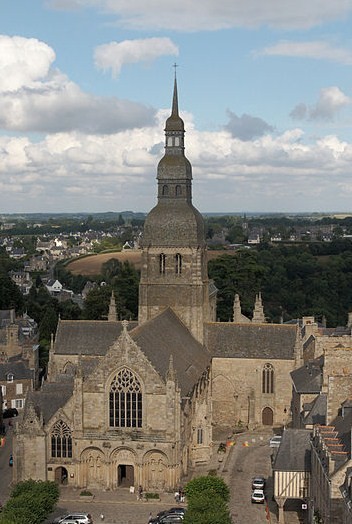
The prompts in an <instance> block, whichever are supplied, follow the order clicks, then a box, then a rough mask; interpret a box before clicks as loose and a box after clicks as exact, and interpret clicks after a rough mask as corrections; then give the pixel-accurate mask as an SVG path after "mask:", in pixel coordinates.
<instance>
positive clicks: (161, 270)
mask: <svg viewBox="0 0 352 524" xmlns="http://www.w3.org/2000/svg"><path fill="white" fill-rule="evenodd" d="M165 269H166V255H165V253H160V255H159V273H160V275H165Z"/></svg>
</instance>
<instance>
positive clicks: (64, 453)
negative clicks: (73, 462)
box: [51, 420, 72, 458]
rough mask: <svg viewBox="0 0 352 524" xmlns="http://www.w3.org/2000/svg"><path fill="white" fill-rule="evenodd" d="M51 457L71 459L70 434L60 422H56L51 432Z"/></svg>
mask: <svg viewBox="0 0 352 524" xmlns="http://www.w3.org/2000/svg"><path fill="white" fill-rule="evenodd" d="M51 456H52V457H53V458H71V457H72V433H71V430H70V428H69V427H68V425H67V424H65V422H63V421H62V420H59V421H58V422H56V424H55V426H54V427H53V429H52V431H51Z"/></svg>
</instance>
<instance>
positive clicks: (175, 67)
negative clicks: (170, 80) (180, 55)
mask: <svg viewBox="0 0 352 524" xmlns="http://www.w3.org/2000/svg"><path fill="white" fill-rule="evenodd" d="M172 67H173V68H174V70H175V78H176V69H177V68H178V67H179V65H178V64H176V62H175V63H174V65H173V66H172Z"/></svg>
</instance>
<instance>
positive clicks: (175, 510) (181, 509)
mask: <svg viewBox="0 0 352 524" xmlns="http://www.w3.org/2000/svg"><path fill="white" fill-rule="evenodd" d="M185 512H186V510H185V508H182V507H176V508H170V509H165V510H164V511H159V513H157V514H156V516H157V517H159V518H160V517H163V516H164V515H168V514H169V513H180V514H182V515H184V514H185Z"/></svg>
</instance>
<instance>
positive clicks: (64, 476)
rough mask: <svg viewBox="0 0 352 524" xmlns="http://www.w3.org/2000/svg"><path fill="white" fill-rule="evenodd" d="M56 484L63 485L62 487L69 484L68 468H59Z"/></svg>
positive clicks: (56, 473)
mask: <svg viewBox="0 0 352 524" xmlns="http://www.w3.org/2000/svg"><path fill="white" fill-rule="evenodd" d="M55 482H57V484H61V485H62V486H65V485H66V484H67V482H68V472H67V469H66V468H63V467H61V466H60V467H59V468H56V470H55Z"/></svg>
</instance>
